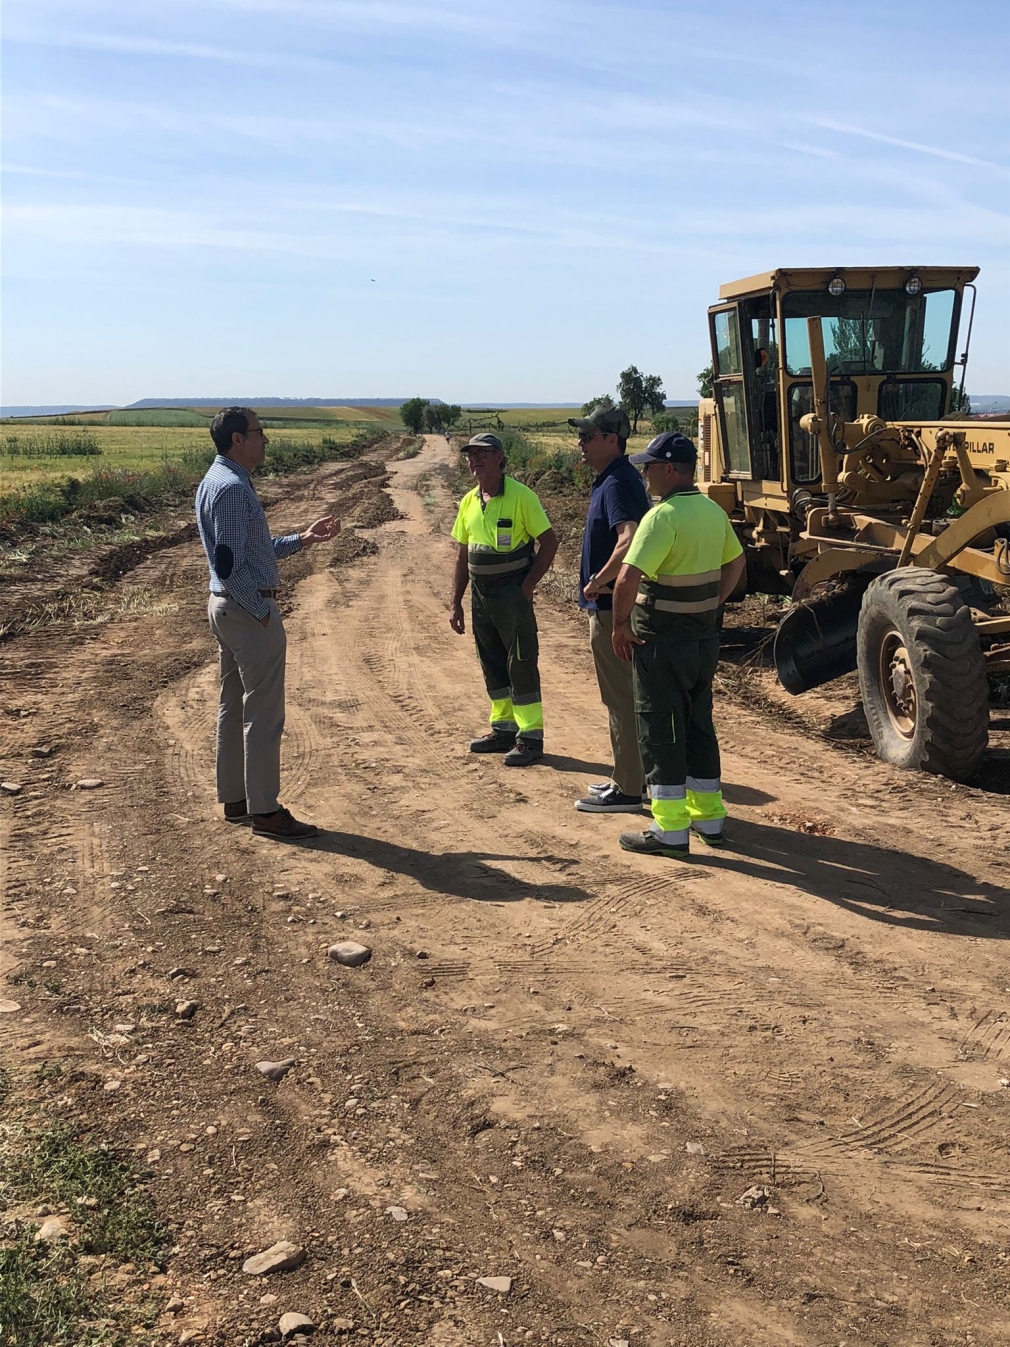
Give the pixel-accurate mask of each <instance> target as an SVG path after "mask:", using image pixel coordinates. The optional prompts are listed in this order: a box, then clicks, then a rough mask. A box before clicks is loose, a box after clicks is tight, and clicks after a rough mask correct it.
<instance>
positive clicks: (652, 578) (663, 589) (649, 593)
mask: <svg viewBox="0 0 1010 1347" xmlns="http://www.w3.org/2000/svg"><path fill="white" fill-rule="evenodd" d="M742 551H743V548H742V547H741V546H740V540H739V539H738V538H737V536H736V533H735V532H734V531H733V525H732V524H731V523H730V519H729V515H728V514H727V513H726V511H725V510H723V509H722V507H721V506H719V505H716V503H715V501H713V500H710V499H709V498H708V496H703V495H702V493H701V492H700V491H699V490H698V488H697V487H690V488H689V489H688V490H687V491H675V492H674V493H673V494H672V495H670V496H667V497H666V498H665V499H664V500H662V501H660V503H659V504H658V505H654V506H653V508H652V509H651V510H650V511H649V513H648V514H647V515H646V516H645V518H644V519H643V520H642V522H641V523H640V524H639V526H638V528H637V530H636V531H635V536H634V538H633V539H632V541H631V546H630V547H629V548H628V552H627V555H626V556H625V558H624V560H625V562H626V563H627V564H628V565H629V566H635V567H637V569H638V570H640V571H641V572H642V573H643V578H642V581H641V584H640V585H639V594H638V601H637V606H636V610H635V614H634V620H633V630H634V631H635V633H636V635H650V634H655V635H657V636H658V635H663V636H667V637H670V638H672V639H675V640H676V639H680V640H684V641H691V640H700V639H702V638H703V637H706V636H712V635H714V634H715V631H716V622H717V618H718V612H719V584H720V581H721V578H722V568H723V566H725V565H726V564H727V562H730V561H732V560H733V559H734V558H735V557H738V556H739V555H740V553H741V552H742Z"/></svg>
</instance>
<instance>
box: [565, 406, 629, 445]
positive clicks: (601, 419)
mask: <svg viewBox="0 0 1010 1347" xmlns="http://www.w3.org/2000/svg"><path fill="white" fill-rule="evenodd" d="M568 424H569V425H570V426H574V427H575V429H576V430H584V431H589V432H591V433H593V432H595V433H596V434H597V435H617V436H619V437H620V438H621V439H622V440H626V439H627V438H628V436H629V435H630V434H631V422H630V421H629V420H628V414H627V412H626V411H625V410H624V408H623V407H605V406H604V405H603V403H602V402H601V403H600V404H599V406H597V407H594V408H593V410H592V411H591V412H590V413H589V415H588V416H570V417H569V418H568Z"/></svg>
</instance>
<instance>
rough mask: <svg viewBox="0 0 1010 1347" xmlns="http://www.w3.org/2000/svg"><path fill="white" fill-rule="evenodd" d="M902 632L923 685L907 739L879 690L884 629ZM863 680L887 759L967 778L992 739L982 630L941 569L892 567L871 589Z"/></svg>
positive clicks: (873, 727)
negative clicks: (880, 640) (880, 641)
mask: <svg viewBox="0 0 1010 1347" xmlns="http://www.w3.org/2000/svg"><path fill="white" fill-rule="evenodd" d="M885 624H886V625H890V626H891V627H894V628H895V629H897V630H898V631H900V632H901V633H902V636H903V637H904V639H905V645H906V648H908V649H909V652H910V655H911V657H912V660H913V664H914V665H915V666H916V667H915V670H914V676H915V683H916V699H917V710H918V716H917V724H916V731H915V734H914V736H913V738H912V739H910V740H904V739H902V737H901V736H899V735H898V734H897V732H896V731H895V729H894V727H893V726H892V725H891V722H890V717H889V716H888V713H887V710H886V706H885V705H884V704H883V699H882V694H881V692H880V690H879V675H878V672H877V669H878V655H879V644H878V641H877V634H878V633H879V632H880V631H881V629H882V628H883V626H884V625H885ZM858 652H859V655H858V657H859V681H860V686H861V688H862V692H863V706H864V709H865V711H866V719H867V723H868V724H869V726H870V733H871V734H872V736H873V740H874V743H875V744H876V746H877V751H878V753H879V754H880V756H881V757H882V758H884V760H885V761H888V762H896V763H897V764H898V765H899V766H904V767H910V768H917V769H918V770H920V771H925V772H933V773H935V774H937V775H940V776H948V777H952V778H953V779H955V780H963V779H964V778H965V777H967V776H970V775H971V773H972V772H973V771H974V770H975V768H976V767H977V766H978V764H979V761H980V759H981V757H982V755H983V754H984V752H985V749H986V745H987V744H988V741H989V729H988V726H989V712H988V685H987V681H986V675H985V662H984V660H983V658H982V650H981V645H980V643H979V636H978V632H977V630H976V628H975V625H974V623H973V622H972V620H971V613H970V611H969V609H968V607H967V605H966V604H965V603H964V600H963V599H962V597H961V595H960V593H959V592H958V590H957V588H956V587H955V586H954V585H953V584H952V582H951V581H950V580H949V579H947V578H946V577H945V576H942V575H939V574H938V573H937V572H936V571H928V570H919V569H916V568H915V567H912V566H907V567H902V568H901V569H900V570H893V571H888V572H887V573H886V574H885V575H882V576H879V577H878V578H877V579H876V580H874V582H873V583H872V584H871V585H870V586H869V588H868V589H867V591H866V595H865V597H864V599H863V607H862V611H861V613H860V622H859V638H858Z"/></svg>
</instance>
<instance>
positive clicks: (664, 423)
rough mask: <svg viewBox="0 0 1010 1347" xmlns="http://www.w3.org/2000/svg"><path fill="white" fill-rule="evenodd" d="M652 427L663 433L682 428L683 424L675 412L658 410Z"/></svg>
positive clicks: (660, 433)
mask: <svg viewBox="0 0 1010 1347" xmlns="http://www.w3.org/2000/svg"><path fill="white" fill-rule="evenodd" d="M652 428H653V430H654V431H655V432H656V434H657V435H662V434H663V432H664V431H666V430H681V429H682V426H681V424H680V418H679V417H677V416H674V414H673V412H657V413H656V415H655V416H654V417H653V418H652Z"/></svg>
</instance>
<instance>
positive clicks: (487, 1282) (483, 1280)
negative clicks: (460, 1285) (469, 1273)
mask: <svg viewBox="0 0 1010 1347" xmlns="http://www.w3.org/2000/svg"><path fill="white" fill-rule="evenodd" d="M477 1285H478V1286H483V1287H484V1289H485V1290H486V1291H497V1292H498V1294H499V1295H500V1296H507V1295H508V1293H509V1292H510V1291H511V1290H512V1278H511V1277H478V1278H477Z"/></svg>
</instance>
